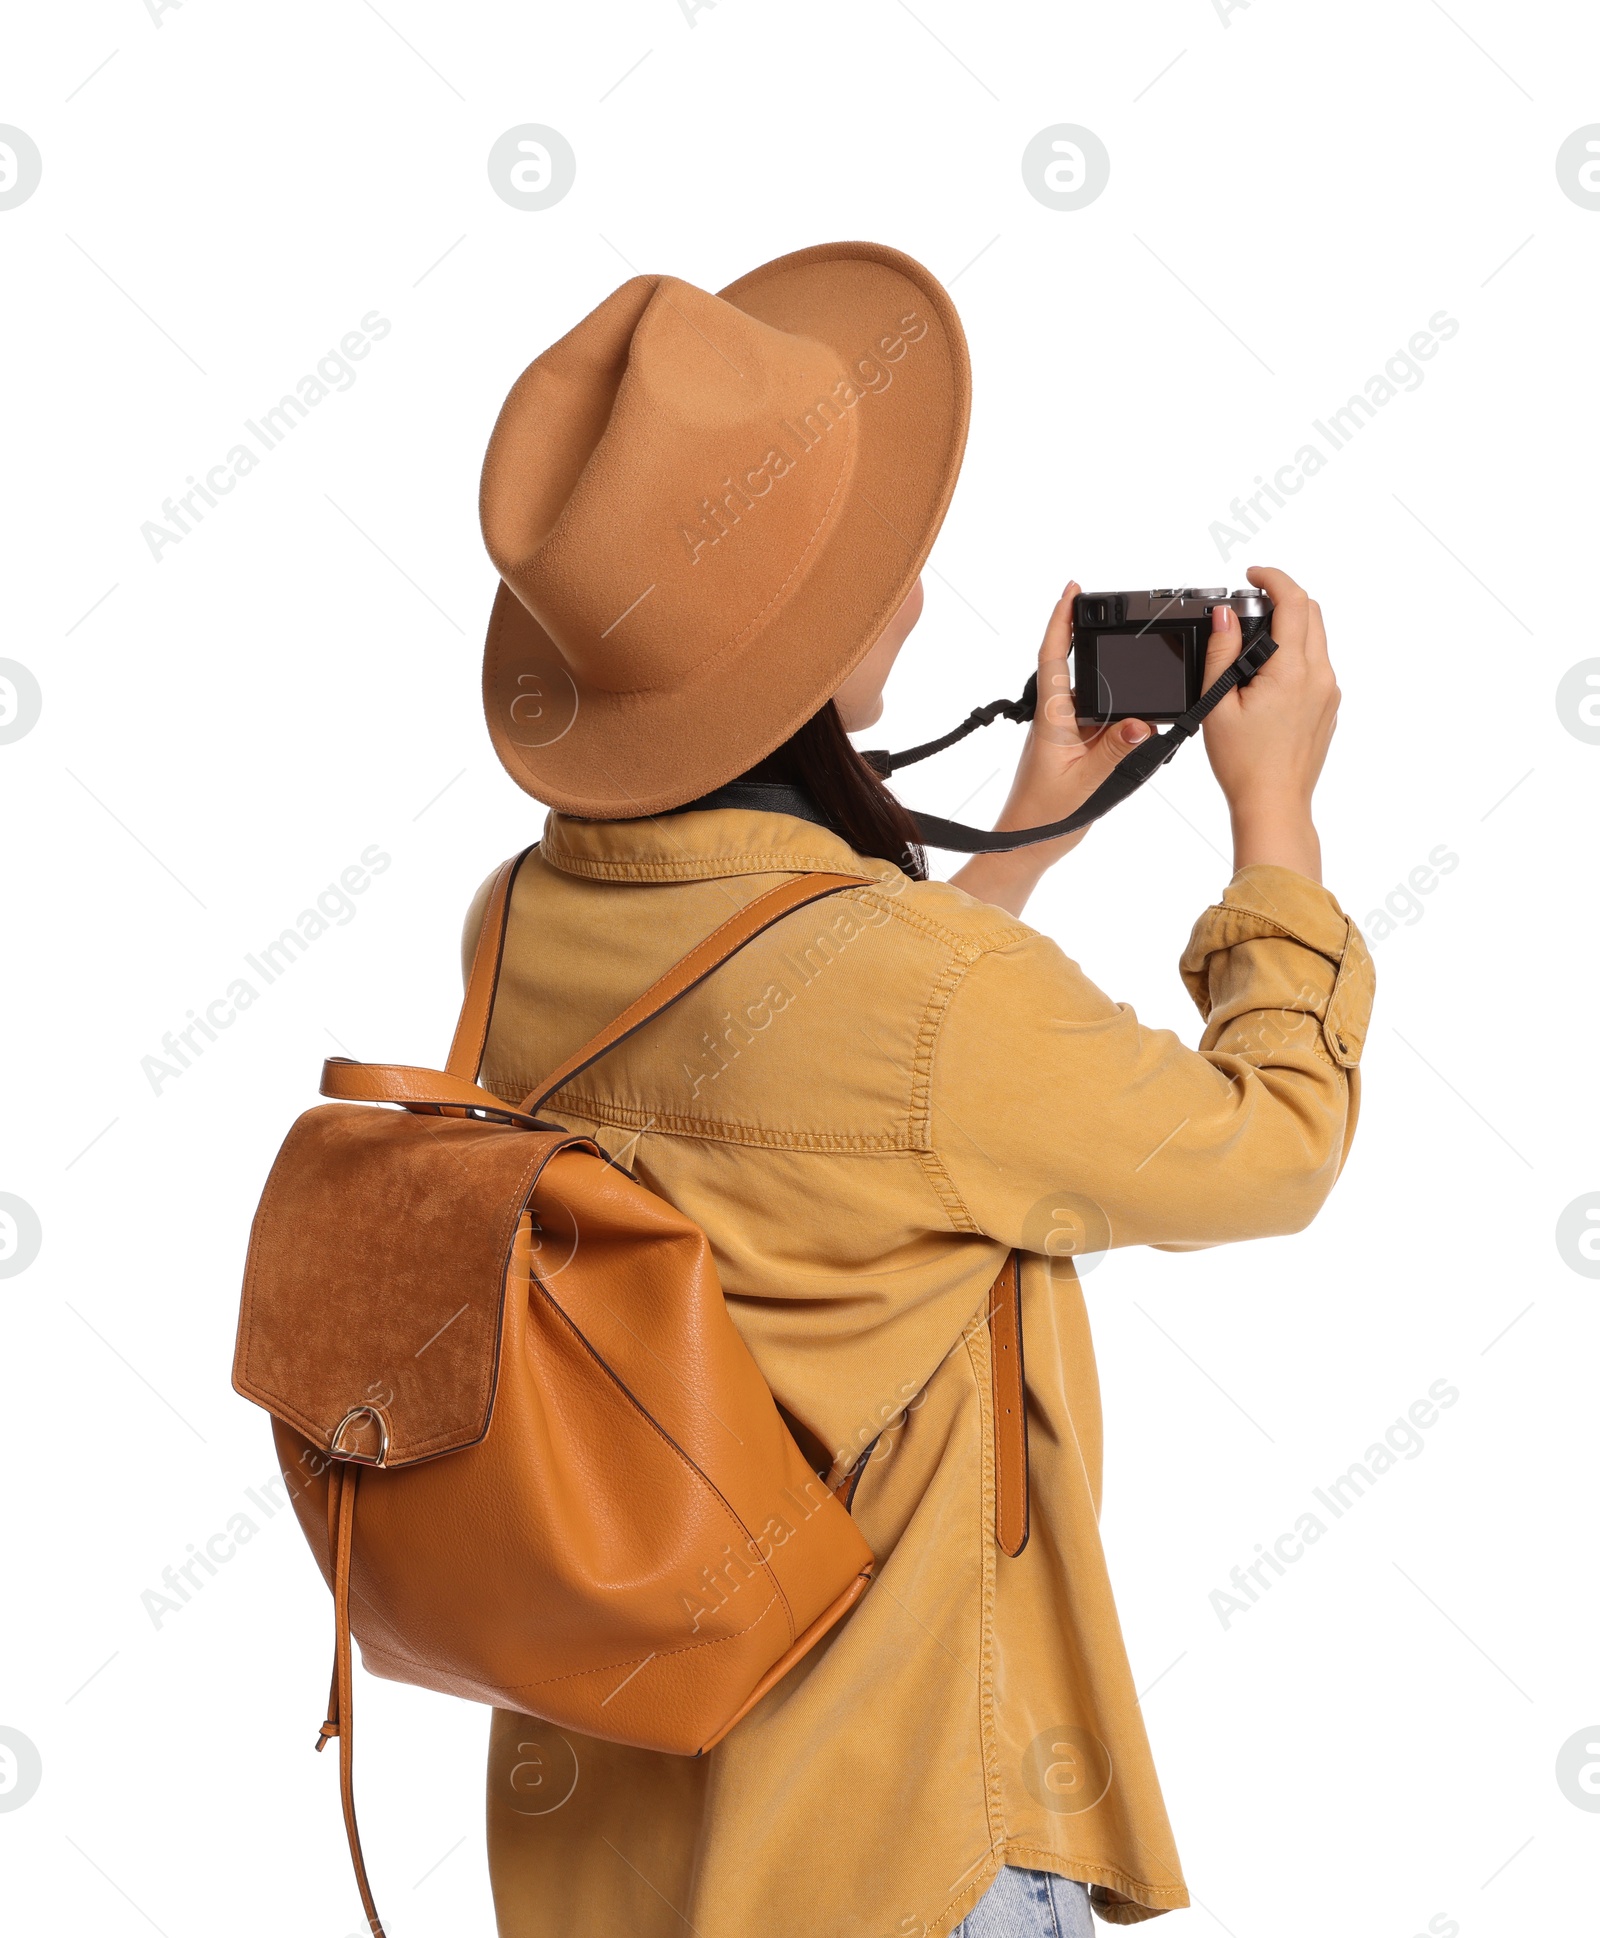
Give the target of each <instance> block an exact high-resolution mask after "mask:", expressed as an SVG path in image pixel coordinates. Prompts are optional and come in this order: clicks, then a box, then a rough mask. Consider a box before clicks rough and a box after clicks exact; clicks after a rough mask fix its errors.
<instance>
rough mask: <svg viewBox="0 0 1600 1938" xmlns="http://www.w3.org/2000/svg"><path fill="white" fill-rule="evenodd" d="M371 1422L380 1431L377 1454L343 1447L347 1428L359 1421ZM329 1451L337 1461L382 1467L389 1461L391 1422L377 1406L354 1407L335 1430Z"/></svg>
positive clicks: (360, 1465)
mask: <svg viewBox="0 0 1600 1938" xmlns="http://www.w3.org/2000/svg"><path fill="white" fill-rule="evenodd" d="M363 1419H366V1420H370V1421H371V1422H372V1423H373V1425H374V1426H375V1427H376V1428H377V1429H378V1451H377V1452H376V1453H375V1454H372V1453H363V1452H362V1451H361V1450H360V1449H359V1448H358V1447H342V1446H341V1445H340V1444H339V1443H340V1441H341V1440H342V1439H343V1437H344V1434H345V1430H346V1428H348V1427H350V1426H352V1425H353V1424H354V1422H356V1421H358V1420H363ZM328 1451H329V1453H331V1454H332V1455H333V1457H334V1459H335V1460H348V1461H351V1462H353V1463H354V1464H355V1465H356V1466H359V1467H382V1466H385V1465H387V1463H388V1459H389V1422H388V1421H387V1420H386V1419H385V1418H384V1416H383V1414H382V1413H381V1412H380V1411H379V1409H378V1408H377V1407H375V1406H353V1407H351V1409H350V1411H349V1412H348V1413H347V1414H346V1415H345V1416H344V1418H343V1419H342V1420H341V1421H340V1422H339V1424H338V1425H337V1426H336V1427H335V1428H334V1430H333V1434H332V1436H331V1438H330V1439H329V1441H328Z"/></svg>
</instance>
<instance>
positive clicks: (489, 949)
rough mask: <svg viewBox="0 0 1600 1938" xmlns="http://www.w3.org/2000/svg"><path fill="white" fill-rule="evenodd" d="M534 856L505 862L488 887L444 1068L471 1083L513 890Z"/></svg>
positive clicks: (480, 1051) (482, 1041) (484, 1036)
mask: <svg viewBox="0 0 1600 1938" xmlns="http://www.w3.org/2000/svg"><path fill="white" fill-rule="evenodd" d="M532 853H533V849H532V848H524V849H523V851H522V853H521V854H520V855H513V856H512V857H511V859H510V860H509V861H506V862H502V863H501V864H500V867H499V869H498V871H497V872H496V874H495V877H494V881H493V882H492V883H491V885H490V888H489V899H488V901H487V902H485V903H484V907H483V917H482V919H481V920H480V922H479V923H478V940H477V942H476V944H475V945H474V947H473V951H472V967H471V969H469V970H468V972H467V991H466V994H465V995H464V996H463V997H462V999H461V1014H460V1016H459V1018H458V1019H457V1021H456V1033H455V1036H454V1037H453V1039H452V1040H451V1044H450V1054H449V1056H448V1057H446V1058H445V1065H444V1067H445V1069H446V1070H447V1071H449V1073H450V1075H451V1076H452V1077H462V1078H464V1079H465V1080H466V1081H467V1082H468V1083H476V1082H477V1080H478V1066H479V1065H480V1064H481V1063H482V1062H483V1046H484V1044H485V1043H486V1042H487V1041H488V1037H489V1016H490V1013H491V1011H492V1010H493V1009H494V992H495V989H496V987H497V985H498V984H499V981H500V958H501V956H502V955H503V954H504V952H505V945H506V927H507V924H508V921H509V919H510V915H511V889H512V884H513V883H514V882H515V881H516V879H517V871H518V870H519V869H520V868H521V866H522V864H523V863H524V862H525V861H526V860H527V859H528V857H529V855H531V854H532Z"/></svg>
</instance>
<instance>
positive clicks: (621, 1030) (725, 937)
mask: <svg viewBox="0 0 1600 1938" xmlns="http://www.w3.org/2000/svg"><path fill="white" fill-rule="evenodd" d="M870 885H871V883H870V878H869V877H868V876H865V875H824V874H816V875H796V876H795V877H794V878H793V880H791V881H786V882H780V883H779V884H778V886H777V887H776V888H769V889H768V890H767V892H766V893H765V894H764V895H758V896H757V897H756V898H755V900H754V901H753V902H749V903H747V904H746V905H745V906H744V907H743V908H742V909H739V910H738V911H737V912H736V913H735V914H733V915H730V916H729V917H728V919H727V921H726V922H724V923H723V924H722V925H721V926H720V927H719V928H716V929H713V930H712V932H711V933H710V935H708V936H707V937H706V939H705V940H704V942H701V943H698V944H697V945H696V946H695V947H694V948H692V949H691V950H690V951H689V953H688V954H687V955H686V956H685V957H684V958H683V959H682V961H681V962H675V963H674V964H673V965H672V967H671V968H670V969H669V970H668V971H667V972H666V974H665V975H663V976H660V977H658V978H657V980H656V981H655V982H653V983H652V984H651V985H650V987H649V988H648V989H647V990H646V991H645V992H644V994H643V995H642V996H640V997H638V998H637V999H636V1000H635V1001H633V1002H631V1003H630V1004H629V1005H628V1007H627V1008H626V1009H625V1010H624V1011H623V1012H622V1014H621V1015H620V1016H617V1017H614V1018H613V1019H612V1020H611V1021H610V1022H609V1023H607V1024H606V1026H605V1028H604V1029H603V1030H599V1031H597V1032H596V1033H595V1035H593V1036H592V1037H590V1039H589V1041H588V1042H587V1043H585V1044H584V1046H583V1048H582V1049H581V1050H574V1051H573V1053H572V1055H571V1056H569V1057H568V1058H567V1060H566V1062H565V1063H563V1064H561V1065H560V1067H559V1068H558V1069H555V1070H552V1071H551V1073H550V1074H549V1076H547V1077H546V1078H545V1080H544V1081H543V1083H541V1084H539V1085H537V1086H536V1087H535V1088H534V1089H532V1090H530V1091H529V1092H528V1094H527V1096H526V1097H525V1098H524V1099H523V1100H522V1102H521V1103H520V1104H519V1105H518V1106H517V1108H518V1110H519V1111H521V1112H523V1113H524V1114H525V1115H527V1116H529V1117H537V1116H538V1114H539V1108H540V1106H541V1105H542V1104H544V1103H546V1102H548V1100H549V1099H550V1098H551V1097H553V1096H554V1095H555V1093H556V1092H557V1091H558V1090H560V1089H561V1088H562V1087H563V1086H564V1085H565V1084H569V1083H570V1082H571V1081H572V1079H573V1078H574V1077H575V1076H577V1075H578V1074H579V1073H580V1072H581V1071H584V1070H587V1069H588V1068H589V1066H590V1064H591V1063H598V1062H599V1060H600V1058H601V1057H603V1056H604V1055H605V1054H606V1053H607V1051H609V1050H614V1049H615V1048H616V1047H617V1045H618V1044H619V1043H622V1042H624V1041H626V1039H627V1038H628V1037H630V1036H632V1035H633V1033H634V1032H635V1031H636V1030H640V1029H643V1028H644V1026H645V1024H646V1023H648V1022H649V1021H651V1019H652V1018H653V1017H656V1016H659V1015H660V1014H661V1012H662V1011H663V1010H665V1009H670V1008H671V1007H672V1005H673V1004H674V1003H675V1002H678V1001H679V1000H680V999H681V998H682V997H684V996H687V995H688V993H689V991H690V990H691V989H694V988H695V987H697V985H698V984H700V983H703V982H704V981H705V979H706V977H707V976H709V975H710V974H711V973H712V971H713V970H715V969H720V968H721V966H722V965H723V963H725V962H726V961H727V960H728V959H729V957H730V956H735V955H737V954H738V953H739V951H740V950H741V949H742V948H743V947H744V946H745V944H746V943H747V942H753V941H754V940H755V939H756V937H757V936H758V935H760V934H761V933H762V932H763V931H764V930H766V929H770V928H771V927H772V925H773V923H774V922H781V921H782V920H783V918H784V916H786V915H789V914H792V913H793V912H794V910H795V909H797V908H804V907H805V906H806V904H807V903H808V902H820V901H821V900H822V899H823V897H824V896H827V895H837V894H838V893H839V891H840V890H841V889H845V888H866V887H869V886H870ZM490 899H491V901H492V900H493V897H492V896H491V898H490ZM478 946H479V949H480V951H481V950H482V948H483V941H482V939H481V938H480V940H479V945H478ZM473 967H474V970H476V968H477V964H476V963H474V965H473Z"/></svg>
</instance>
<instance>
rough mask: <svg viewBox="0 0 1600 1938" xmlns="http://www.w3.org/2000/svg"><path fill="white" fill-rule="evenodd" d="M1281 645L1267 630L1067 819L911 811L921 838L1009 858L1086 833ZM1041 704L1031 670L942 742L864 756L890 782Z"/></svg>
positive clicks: (1121, 763)
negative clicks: (1000, 822) (1006, 819)
mask: <svg viewBox="0 0 1600 1938" xmlns="http://www.w3.org/2000/svg"><path fill="white" fill-rule="evenodd" d="M1277 648H1278V642H1277V641H1276V640H1275V639H1273V638H1272V636H1271V635H1270V634H1268V633H1262V634H1261V635H1260V636H1259V637H1258V638H1256V639H1253V640H1252V641H1251V642H1250V644H1249V645H1248V646H1245V647H1243V648H1242V649H1241V651H1240V653H1239V656H1238V658H1237V659H1235V660H1234V662H1233V664H1232V665H1231V666H1228V667H1226V668H1225V669H1224V670H1223V672H1222V673H1221V674H1220V675H1219V676H1218V677H1217V678H1216V679H1215V680H1213V681H1212V682H1211V684H1210V686H1208V687H1207V688H1206V690H1205V692H1204V693H1202V694H1201V695H1200V698H1199V699H1198V700H1196V701H1195V703H1194V705H1193V706H1192V707H1190V708H1189V710H1188V712H1187V713H1182V714H1180V715H1179V716H1178V718H1177V719H1176V720H1174V721H1173V723H1172V725H1171V726H1170V727H1168V729H1167V730H1166V732H1165V733H1152V734H1151V736H1150V738H1149V739H1148V740H1141V741H1140V743H1139V745H1138V746H1137V747H1135V748H1133V749H1132V751H1131V752H1129V753H1126V754H1124V755H1123V757H1122V759H1121V760H1120V761H1118V762H1117V764H1116V766H1115V767H1114V768H1113V769H1112V770H1111V772H1110V774H1108V775H1107V777H1106V778H1105V780H1103V781H1102V782H1101V783H1100V785H1099V786H1098V787H1097V788H1096V789H1095V791H1094V792H1093V793H1092V794H1091V795H1090V796H1089V798H1088V800H1087V801H1085V802H1084V803H1083V805H1082V806H1081V807H1080V808H1077V809H1075V810H1074V812H1073V813H1071V814H1069V815H1067V816H1066V818H1065V819H1064V820H1061V821H1052V822H1050V823H1049V824H1048V826H1045V827H1040V828H997V829H985V828H969V827H967V826H965V825H964V824H963V823H962V822H960V821H946V820H945V819H943V817H942V816H940V815H937V814H919V813H918V812H917V811H916V809H914V808H913V809H912V810H911V818H912V819H913V820H914V821H915V822H916V824H917V830H918V832H919V834H920V835H921V837H922V840H923V841H924V843H925V844H926V845H927V846H928V847H930V848H939V849H942V850H945V851H947V852H949V853H952V854H960V855H1004V854H1010V853H1011V852H1012V851H1013V850H1014V849H1017V848H1031V847H1032V846H1033V845H1034V843H1035V842H1039V841H1059V840H1060V839H1061V837H1062V836H1063V835H1067V834H1076V833H1077V832H1078V830H1079V829H1080V828H1087V827H1088V826H1089V825H1090V824H1091V823H1092V822H1095V821H1098V820H1099V819H1100V817H1101V816H1102V815H1103V814H1108V813H1109V812H1110V811H1111V809H1112V808H1114V807H1116V806H1117V805H1118V804H1119V803H1120V802H1123V801H1125V800H1127V798H1128V796H1129V795H1130V794H1132V793H1134V792H1135V791H1136V790H1137V789H1139V788H1141V787H1143V786H1144V784H1145V782H1146V781H1147V780H1149V778H1150V776H1151V775H1152V774H1153V773H1155V771H1156V769H1157V768H1158V767H1164V766H1165V765H1166V763H1167V762H1168V761H1169V760H1171V758H1172V756H1173V755H1174V754H1175V753H1176V752H1177V751H1178V749H1179V748H1180V747H1181V746H1182V745H1183V743H1184V742H1185V741H1186V740H1188V739H1190V738H1191V737H1192V736H1193V735H1194V734H1195V733H1197V732H1198V731H1199V729H1200V725H1201V722H1202V721H1203V720H1204V719H1205V717H1206V715H1207V714H1208V713H1210V711H1211V710H1212V708H1213V707H1214V706H1216V705H1217V703H1218V702H1219V701H1220V700H1223V699H1225V698H1226V697H1227V695H1228V694H1230V693H1231V692H1232V691H1233V689H1234V688H1235V687H1236V686H1247V685H1248V684H1249V682H1250V681H1251V680H1253V679H1254V678H1255V676H1256V674H1257V673H1259V672H1260V670H1261V668H1262V667H1263V666H1265V665H1266V663H1267V661H1268V660H1269V659H1271V657H1272V655H1273V654H1274V653H1275V652H1276V651H1277ZM1038 703H1039V676H1038V674H1037V673H1030V674H1029V675H1028V684H1027V685H1026V686H1025V687H1024V688H1023V689H1022V694H1021V697H1020V698H1019V699H1015V700H991V701H990V702H989V704H988V705H987V706H982V707H974V708H973V710H972V712H971V713H969V714H968V715H967V717H966V719H965V720H963V721H962V723H961V725H960V726H959V727H956V728H954V729H953V730H952V731H951V732H949V733H947V734H942V735H941V736H940V737H939V738H938V739H937V740H928V741H924V742H923V744H922V745H921V746H920V747H911V748H908V749H907V750H906V752H905V753H903V754H891V753H888V752H886V751H883V750H881V749H878V750H874V751H873V752H871V753H864V754H863V755H862V759H863V760H865V761H866V762H867V764H868V765H869V766H871V767H873V768H875V769H876V770H877V772H878V773H880V774H881V775H883V777H884V779H885V780H887V779H888V777H889V776H890V775H891V774H895V773H898V772H899V770H900V769H901V768H902V767H910V766H911V765H913V763H914V762H916V761H919V760H926V759H927V758H928V757H929V755H930V754H939V753H943V752H944V750H945V748H946V747H953V746H954V745H955V744H956V742H957V741H958V740H965V739H966V737H967V735H968V734H969V733H975V732H976V731H977V729H978V728H979V727H987V726H988V725H989V724H990V723H991V722H992V721H995V720H999V719H1006V720H1018V721H1022V720H1030V721H1031V720H1032V718H1033V716H1034V713H1035V710H1036V709H1037V707H1038Z"/></svg>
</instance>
